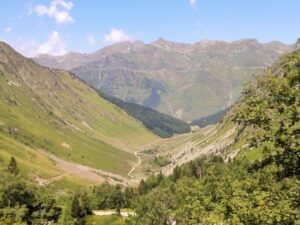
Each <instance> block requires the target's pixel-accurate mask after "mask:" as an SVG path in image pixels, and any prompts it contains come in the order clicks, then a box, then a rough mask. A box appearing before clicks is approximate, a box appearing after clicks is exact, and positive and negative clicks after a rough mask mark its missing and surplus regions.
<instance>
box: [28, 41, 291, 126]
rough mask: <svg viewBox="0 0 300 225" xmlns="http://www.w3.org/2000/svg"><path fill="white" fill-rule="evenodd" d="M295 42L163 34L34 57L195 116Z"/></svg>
mask: <svg viewBox="0 0 300 225" xmlns="http://www.w3.org/2000/svg"><path fill="white" fill-rule="evenodd" d="M293 47H294V46H293V45H285V44H282V43H281V42H278V41H273V42H269V43H266V44H262V43H260V42H258V41H257V40H255V39H243V40H238V41H233V42H225V41H212V40H203V41H200V42H198V43H195V44H184V43H176V42H171V41H167V40H164V39H162V38H160V39H158V40H156V41H154V42H151V43H147V44H145V43H143V42H142V41H135V42H132V43H131V42H122V43H117V44H114V45H111V46H106V47H104V48H101V49H100V50H98V51H96V52H93V53H91V54H81V53H76V52H70V53H68V54H66V55H62V56H50V55H39V56H37V57H35V58H33V60H34V61H35V62H37V63H39V64H41V65H44V66H47V67H51V68H59V69H65V70H69V71H71V72H72V73H74V74H75V75H76V76H77V77H79V78H80V79H82V80H84V81H85V82H87V83H88V84H89V85H91V86H92V87H94V88H95V89H98V90H101V91H102V92H105V93H106V94H108V95H112V96H114V97H117V98H120V99H122V100H124V101H125V102H131V103H137V104H141V105H144V106H147V107H151V108H153V109H156V110H158V111H160V112H163V113H166V114H169V115H171V116H173V117H177V118H180V119H183V120H185V121H192V120H195V119H199V118H202V117H205V116H209V115H211V114H214V113H217V112H219V111H221V110H223V109H225V108H228V107H229V106H230V105H232V104H233V103H234V102H235V101H236V100H237V99H238V98H239V97H240V95H241V90H242V86H243V84H244V83H245V82H247V81H249V80H251V79H252V78H253V74H258V73H260V72H262V71H263V70H264V69H266V68H267V67H268V66H270V65H271V64H272V63H273V62H275V61H276V60H277V59H278V58H279V57H280V55H282V54H283V53H285V52H288V51H290V50H291V49H293Z"/></svg>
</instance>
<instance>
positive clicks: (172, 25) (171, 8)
mask: <svg viewBox="0 0 300 225" xmlns="http://www.w3.org/2000/svg"><path fill="white" fill-rule="evenodd" d="M299 12H300V1H299V0H15V1H3V2H2V3H1V8H0V40H4V41H6V42H8V43H9V44H11V45H12V46H13V47H15V48H16V49H17V50H19V51H20V52H22V53H23V54H25V55H27V56H33V55H36V54H42V53H47V54H54V55H60V54H64V53H66V52H68V51H79V52H92V51H95V50H97V49H99V48H100V47H103V46H105V45H109V44H112V43H116V42H121V41H126V40H130V41H134V40H143V41H144V42H151V41H154V40H156V39H158V38H159V37H163V38H164V39H167V40H171V41H176V42H185V43H194V42H197V41H200V40H203V39H214V40H215V39H218V40H226V41H232V40H237V39H242V38H256V39H258V40H259V41H261V42H268V41H272V40H279V41H282V42H284V43H289V44H291V43H294V42H295V41H296V39H297V38H298V37H300V19H299Z"/></svg>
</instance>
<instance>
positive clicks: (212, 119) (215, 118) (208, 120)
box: [190, 108, 230, 127]
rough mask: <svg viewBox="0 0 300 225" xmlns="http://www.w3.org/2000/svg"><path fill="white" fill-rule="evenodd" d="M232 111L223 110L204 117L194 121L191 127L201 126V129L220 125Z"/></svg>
mask: <svg viewBox="0 0 300 225" xmlns="http://www.w3.org/2000/svg"><path fill="white" fill-rule="evenodd" d="M229 110H230V108H226V109H222V110H221V111H219V112H217V113H214V114H212V115H209V116H205V117H202V118H201V119H198V120H193V121H192V122H191V123H190V125H191V126H199V127H205V126H208V125H211V124H215V123H219V122H221V121H222V119H223V118H224V116H225V115H226V113H227V112H228V111H229Z"/></svg>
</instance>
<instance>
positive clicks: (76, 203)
mask: <svg viewBox="0 0 300 225" xmlns="http://www.w3.org/2000/svg"><path fill="white" fill-rule="evenodd" d="M89 214H91V208H90V204H89V198H88V196H87V193H86V192H84V191H79V192H76V193H75V194H74V195H73V198H72V201H71V216H72V217H73V218H74V219H75V223H76V224H84V218H85V216H87V215H89Z"/></svg>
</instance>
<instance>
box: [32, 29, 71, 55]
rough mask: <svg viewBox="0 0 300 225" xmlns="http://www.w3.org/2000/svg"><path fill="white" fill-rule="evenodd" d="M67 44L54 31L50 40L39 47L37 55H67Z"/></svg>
mask: <svg viewBox="0 0 300 225" xmlns="http://www.w3.org/2000/svg"><path fill="white" fill-rule="evenodd" d="M65 47H66V45H65V43H64V42H63V40H62V39H61V37H60V35H59V33H58V32H57V31H53V32H52V33H51V34H50V35H49V37H48V40H47V41H46V42H44V43H42V44H40V45H39V47H38V49H37V54H49V55H63V54H65V53H66V50H65Z"/></svg>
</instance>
